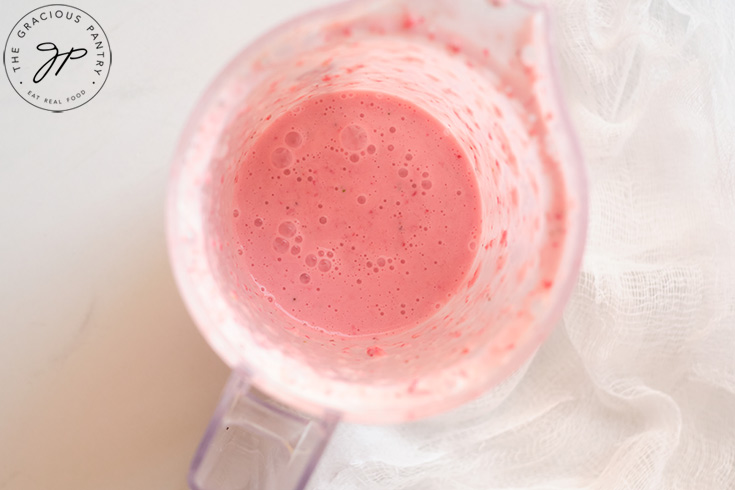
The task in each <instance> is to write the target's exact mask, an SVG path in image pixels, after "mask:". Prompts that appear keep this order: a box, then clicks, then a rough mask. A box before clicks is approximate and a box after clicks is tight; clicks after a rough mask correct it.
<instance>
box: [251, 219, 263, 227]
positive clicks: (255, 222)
mask: <svg viewBox="0 0 735 490" xmlns="http://www.w3.org/2000/svg"><path fill="white" fill-rule="evenodd" d="M253 224H254V225H255V226H257V227H258V228H260V227H261V226H263V219H262V218H255V220H254V221H253Z"/></svg>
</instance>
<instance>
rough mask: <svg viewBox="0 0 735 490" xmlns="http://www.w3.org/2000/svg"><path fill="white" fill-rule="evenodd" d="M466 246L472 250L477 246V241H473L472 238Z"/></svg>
mask: <svg viewBox="0 0 735 490" xmlns="http://www.w3.org/2000/svg"><path fill="white" fill-rule="evenodd" d="M468 247H469V249H470V250H472V251H474V250H475V249H476V248H477V242H476V241H474V240H472V241H471V242H470V243H469V245H468Z"/></svg>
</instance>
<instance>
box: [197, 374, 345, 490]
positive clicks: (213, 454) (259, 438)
mask: <svg viewBox="0 0 735 490" xmlns="http://www.w3.org/2000/svg"><path fill="white" fill-rule="evenodd" d="M338 420H339V417H338V416H337V415H336V414H329V413H328V414H326V415H325V416H324V417H322V418H315V417H312V416H309V415H305V414H303V413H300V412H297V411H295V410H292V409H289V408H287V407H285V406H283V405H281V404H279V403H278V402H276V401H274V400H272V399H270V398H269V397H267V396H266V395H264V394H262V393H261V392H259V391H258V390H257V389H256V388H255V387H253V386H252V384H251V382H250V379H249V378H248V377H246V376H244V375H242V374H239V373H237V372H233V373H232V374H231V375H230V379H229V380H228V381H227V386H226V387H225V390H224V392H223V394H222V397H221V398H220V402H219V405H218V406H217V410H216V411H215V413H214V416H213V417H212V420H211V421H210V422H209V426H208V427H207V430H206V432H205V434H204V438H203V439H202V441H201V442H200V443H199V448H198V449H197V452H196V454H195V456H194V460H193V461H192V464H191V469H190V470H189V486H190V487H191V488H192V490H249V489H253V490H255V489H257V490H303V488H305V487H306V484H307V482H308V481H309V477H310V476H311V473H312V472H313V471H314V468H315V467H316V464H317V462H318V461H319V458H320V457H321V454H322V452H323V451H324V448H325V446H326V445H327V442H328V441H329V438H330V436H331V435H332V432H333V431H334V428H335V426H336V425H337V422H338Z"/></svg>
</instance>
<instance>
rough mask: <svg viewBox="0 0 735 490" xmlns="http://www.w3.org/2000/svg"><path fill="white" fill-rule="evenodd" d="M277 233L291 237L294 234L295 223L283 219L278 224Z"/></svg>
mask: <svg viewBox="0 0 735 490" xmlns="http://www.w3.org/2000/svg"><path fill="white" fill-rule="evenodd" d="M278 233H280V234H281V235H282V236H285V237H286V238H291V237H292V236H294V235H295V234H296V225H295V224H294V223H293V222H291V221H284V222H283V223H281V224H280V225H279V226H278Z"/></svg>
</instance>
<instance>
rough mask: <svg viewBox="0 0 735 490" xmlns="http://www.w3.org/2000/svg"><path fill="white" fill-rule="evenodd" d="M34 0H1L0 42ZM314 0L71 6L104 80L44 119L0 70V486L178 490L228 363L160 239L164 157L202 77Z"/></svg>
mask: <svg viewBox="0 0 735 490" xmlns="http://www.w3.org/2000/svg"><path fill="white" fill-rule="evenodd" d="M46 3H48V2H40V1H33V2H32V1H28V0H3V1H2V3H1V4H0V36H2V40H3V41H4V40H5V36H6V35H7V33H8V32H10V29H11V28H12V27H13V25H14V24H15V23H16V22H17V21H18V20H19V19H20V18H21V17H22V16H23V15H25V14H26V13H28V12H29V11H30V10H33V9H35V8H37V7H39V6H42V5H45V4H46ZM325 3H328V2H327V1H326V0H308V1H307V0H268V1H267V2H256V1H249V0H218V1H215V2H198V1H191V0H189V1H172V0H159V1H153V2H152V1H148V0H132V1H102V0H80V1H73V2H72V5H73V6H76V7H79V8H81V9H83V10H85V11H86V12H88V13H89V14H90V15H92V16H93V17H94V18H95V19H96V20H97V21H98V22H99V23H100V25H101V26H102V27H103V28H104V29H105V31H106V33H107V36H108V38H109V41H110V46H111V49H112V53H113V63H112V67H111V71H110V75H109V78H108V80H107V82H106V84H105V86H104V88H103V89H102V91H101V92H100V93H99V94H98V95H97V97H96V98H95V99H94V100H92V101H91V102H90V103H88V104H86V105H85V106H83V107H81V108H78V109H75V110H72V111H69V112H65V113H61V114H54V113H50V112H46V111H42V110H39V109H37V108H35V107H32V106H31V105H29V104H28V103H26V102H25V101H23V100H22V99H21V98H20V97H19V96H18V95H17V94H16V93H15V92H14V91H13V89H12V87H11V85H10V83H9V82H8V80H7V79H6V77H5V75H4V74H3V75H2V76H0V230H1V231H0V237H1V238H0V247H1V250H0V251H1V252H2V253H0V489H2V490H66V489H70V490H71V489H74V490H118V489H131V490H132V489H135V490H142V489H156V490H167V489H171V490H183V489H185V488H186V482H185V477H186V471H187V467H188V464H189V460H190V458H191V456H192V454H193V451H194V449H195V447H196V444H197V443H198V440H199V438H200V436H201V435H202V432H203V430H204V427H205V425H206V423H207V420H208V418H209V416H210V414H211V412H212V411H213V409H214V407H215V404H216V401H217V397H218V395H219V392H220V389H221V388H222V386H223V384H224V381H225V379H226V376H227V372H228V370H227V368H226V367H225V366H224V365H223V364H222V362H221V361H220V360H219V359H218V358H217V357H216V356H215V355H214V353H213V352H212V351H211V350H210V348H209V347H208V345H207V344H206V343H205V342H204V340H203V339H202V337H201V336H200V335H199V333H198V331H197V330H196V328H195V326H194V325H193V323H192V321H191V319H190V318H189V315H188V314H187V312H186V310H185V308H184V305H183V304H182V301H181V299H180V297H179V294H178V292H177V290H176V287H175V285H174V282H173V279H172V275H171V271H170V268H169V264H168V259H167V255H166V247H165V242H164V225H163V212H164V195H165V188H166V178H167V174H168V167H169V160H170V157H171V155H172V151H173V148H174V145H175V143H176V140H177V138H178V135H179V132H180V131H181V129H182V127H183V124H184V121H185V119H186V117H187V115H188V113H189V111H190V110H191V108H192V107H193V105H194V103H195V101H196V100H197V98H198V97H199V94H200V93H201V92H202V90H203V89H204V87H205V86H206V85H207V83H208V82H209V81H210V80H211V79H212V78H213V77H214V76H215V74H216V73H217V72H218V71H219V69H220V68H222V66H223V65H224V64H225V63H226V62H227V61H228V60H229V59H230V58H231V57H233V56H234V55H235V53H237V52H238V51H239V50H240V49H241V48H242V47H243V46H244V45H245V44H246V43H248V42H249V41H251V40H252V39H253V38H254V37H255V36H257V35H258V34H260V33H262V32H264V31H265V30H267V29H268V28H270V27H271V26H273V25H274V24H276V23H278V22H280V21H282V20H284V19H286V18H287V17H290V16H292V15H294V14H296V13H298V12H301V11H304V10H307V9H310V8H312V7H314V6H316V5H320V4H325Z"/></svg>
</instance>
